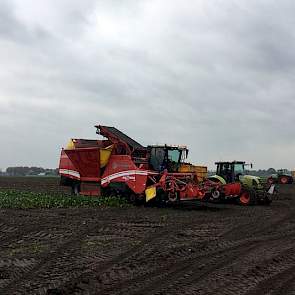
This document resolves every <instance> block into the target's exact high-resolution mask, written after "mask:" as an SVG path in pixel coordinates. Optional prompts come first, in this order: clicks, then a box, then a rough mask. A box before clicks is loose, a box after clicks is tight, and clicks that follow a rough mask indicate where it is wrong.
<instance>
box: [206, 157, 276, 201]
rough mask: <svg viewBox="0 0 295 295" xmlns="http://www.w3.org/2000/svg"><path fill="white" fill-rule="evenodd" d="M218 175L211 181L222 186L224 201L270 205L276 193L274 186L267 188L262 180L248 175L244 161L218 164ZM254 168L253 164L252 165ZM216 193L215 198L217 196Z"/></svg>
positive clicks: (211, 178)
mask: <svg viewBox="0 0 295 295" xmlns="http://www.w3.org/2000/svg"><path fill="white" fill-rule="evenodd" d="M215 164H216V165H217V170H216V175H213V176H211V177H210V178H209V179H210V180H211V181H214V182H217V183H220V184H221V188H222V189H221V190H219V191H220V196H222V197H223V198H224V199H235V200H237V201H238V203H239V204H241V205H254V204H270V203H271V200H272V198H271V197H272V194H273V193H274V192H275V186H274V184H271V185H268V186H266V185H265V184H264V183H263V182H262V180H261V178H259V177H256V176H252V175H247V174H246V172H245V166H246V165H247V164H246V163H245V162H243V161H233V162H216V163H215ZM250 165H251V167H252V164H250ZM217 195H218V193H216V191H215V192H214V194H213V198H214V197H215V196H217Z"/></svg>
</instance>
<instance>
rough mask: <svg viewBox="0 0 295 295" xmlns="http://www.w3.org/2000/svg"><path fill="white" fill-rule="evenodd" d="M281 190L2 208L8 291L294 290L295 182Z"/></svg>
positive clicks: (0, 270)
mask: <svg viewBox="0 0 295 295" xmlns="http://www.w3.org/2000/svg"><path fill="white" fill-rule="evenodd" d="M7 188H14V189H19V190H31V191H36V192H45V191H61V190H60V188H59V186H58V179H43V180H42V179H41V178H40V179H37V178H34V179H30V178H15V179H14V180H13V178H7V177H6V178H1V177H0V189H7ZM281 190H282V194H281V197H279V198H278V200H275V201H274V202H273V203H272V204H271V206H265V207H264V206H257V207H240V206H235V205H232V206H228V205H227V206H224V208H222V207H220V208H219V209H214V208H212V209H206V208H201V209H200V208H198V207H195V206H187V205H185V206H183V207H180V208H166V209H163V208H162V209H160V208H144V207H139V208H135V207H134V208H124V209H122V208H112V209H111V208H109V209H106V208H92V209H90V208H89V209H86V208H84V209H51V210H6V209H2V210H0V238H1V243H0V293H1V294H179V293H181V294H200V295H201V294H216V293H218V294H248V295H255V294H294V292H295V283H294V277H295V276H294V270H295V250H293V249H295V185H287V186H284V187H283V186H282V188H281Z"/></svg>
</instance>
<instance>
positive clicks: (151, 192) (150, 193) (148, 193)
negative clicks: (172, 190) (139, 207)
mask: <svg viewBox="0 0 295 295" xmlns="http://www.w3.org/2000/svg"><path fill="white" fill-rule="evenodd" d="M156 195H157V190H156V187H154V186H151V187H148V188H147V189H146V190H145V201H146V202H148V201H150V200H151V199H153V198H154V197H155V196H156Z"/></svg>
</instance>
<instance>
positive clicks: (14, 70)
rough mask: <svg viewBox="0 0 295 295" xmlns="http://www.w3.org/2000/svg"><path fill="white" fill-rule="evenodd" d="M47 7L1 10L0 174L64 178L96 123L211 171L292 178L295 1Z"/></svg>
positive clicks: (9, 5) (16, 5)
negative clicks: (227, 163)
mask: <svg viewBox="0 0 295 295" xmlns="http://www.w3.org/2000/svg"><path fill="white" fill-rule="evenodd" d="M40 3H41V2H36V1H33V0H28V1H26V3H24V2H23V1H20V0H14V1H3V3H1V6H0V61H1V69H0V84H1V89H0V115H1V121H0V131H1V134H2V140H3V144H2V149H3V158H2V160H1V161H0V167H3V168H4V167H6V166H8V165H18V164H19V165H25V164H27V165H31V164H32V165H43V166H48V167H55V166H56V165H57V162H58V156H59V149H60V147H61V146H62V145H63V144H65V143H66V141H67V139H68V138H69V137H95V130H94V129H93V127H92V126H93V125H94V124H96V123H102V124H106V125H108V124H109V125H113V126H116V127H118V128H120V129H122V130H123V131H125V132H127V133H128V134H129V135H130V136H133V137H134V138H135V139H136V140H138V141H140V142H142V143H143V144H150V143H163V142H168V143H176V144H177V143H180V144H188V145H189V147H190V149H191V160H192V161H193V162H199V163H204V164H208V165H209V166H211V167H212V165H213V163H214V161H215V160H220V159H245V160H247V161H251V162H255V163H256V167H261V168H263V167H266V168H267V167H270V166H274V167H277V168H278V167H286V168H294V167H295V161H294V160H292V159H291V158H290V156H289V153H290V151H291V150H292V149H293V150H294V149H295V131H294V130H295V129H294V128H292V127H293V126H294V124H295V117H294V115H293V110H294V107H295V100H294V97H293V96H294V78H295V75H294V73H295V72H294V62H295V60H294V59H295V56H294V52H295V51H294V49H295V48H294V47H295V39H294V34H295V33H294V32H295V31H294V30H293V28H294V22H295V21H294V19H295V18H294V8H295V7H294V6H295V4H294V3H293V2H292V1H291V0H290V1H287V0H283V1H280V2H278V1H269V0H268V1H266V0H264V1H259V3H257V1H254V0H251V1H234V0H231V1H226V2H225V1H221V0H219V1H218V0H215V1H211V2H208V1H205V0H200V1H195V2H192V3H190V5H188V4H186V3H183V1H180V0H175V1H173V3H172V2H171V1H168V0H167V1H160V2H159V1H155V0H154V1H132V0H130V1H127V2H125V1H124V4H123V2H122V1H116V0H113V1H94V0H93V1H92V0H88V1H83V2H81V1H70V0H63V1H42V3H41V4H40Z"/></svg>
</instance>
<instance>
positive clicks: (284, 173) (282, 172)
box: [267, 169, 293, 184]
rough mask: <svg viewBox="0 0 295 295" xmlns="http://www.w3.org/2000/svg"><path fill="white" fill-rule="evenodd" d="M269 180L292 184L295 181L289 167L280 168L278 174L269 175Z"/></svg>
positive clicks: (270, 182) (270, 181)
mask: <svg viewBox="0 0 295 295" xmlns="http://www.w3.org/2000/svg"><path fill="white" fill-rule="evenodd" d="M267 182H268V183H269V184H273V183H279V184H291V183H293V176H292V174H291V172H289V171H288V170H287V169H279V170H278V171H277V173H276V174H272V175H271V176H270V177H268V179H267Z"/></svg>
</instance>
